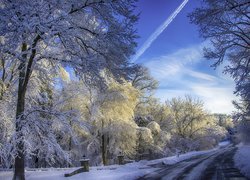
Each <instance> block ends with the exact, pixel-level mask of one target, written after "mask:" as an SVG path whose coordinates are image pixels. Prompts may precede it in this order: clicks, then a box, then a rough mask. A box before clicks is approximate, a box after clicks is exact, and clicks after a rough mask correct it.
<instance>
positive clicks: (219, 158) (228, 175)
mask: <svg viewBox="0 0 250 180" xmlns="http://www.w3.org/2000/svg"><path fill="white" fill-rule="evenodd" d="M235 151H236V148H235V147H227V148H223V149H218V150H217V151H213V152H209V153H207V154H203V155H198V156H195V157H192V158H190V159H187V160H184V161H181V162H179V163H176V164H174V165H165V164H155V165H153V166H154V167H158V168H160V169H158V170H156V171H154V172H153V173H149V174H146V175H144V176H143V177H141V178H139V179H140V180H143V179H163V180H164V179H167V180H168V179H169V180H173V179H176V180H177V179H186V180H200V179H209V180H210V179H215V180H224V179H225V180H227V179H238V180H243V179H247V178H245V177H244V176H243V175H242V174H241V173H240V171H239V170H238V169H236V168H235V167H234V162H233V155H234V153H235Z"/></svg>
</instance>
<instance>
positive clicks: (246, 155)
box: [234, 144, 250, 178]
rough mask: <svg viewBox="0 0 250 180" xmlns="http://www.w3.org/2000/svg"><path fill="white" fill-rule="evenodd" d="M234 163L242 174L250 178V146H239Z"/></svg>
mask: <svg viewBox="0 0 250 180" xmlns="http://www.w3.org/2000/svg"><path fill="white" fill-rule="evenodd" d="M234 162H235V165H236V167H237V168H238V169H240V171H241V173H242V174H244V175H245V176H247V177H248V178H250V145H242V144H241V145H239V146H238V150H237V152H236V154H235V156H234Z"/></svg>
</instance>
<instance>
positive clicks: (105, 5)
mask: <svg viewBox="0 0 250 180" xmlns="http://www.w3.org/2000/svg"><path fill="white" fill-rule="evenodd" d="M0 4H1V5H0V11H1V14H0V36H1V44H0V54H1V56H4V57H5V60H6V61H10V62H13V64H16V66H17V72H16V73H17V74H18V93H17V94H18V97H17V106H16V108H17V109H16V124H15V127H16V133H15V137H14V139H15V142H16V146H15V147H16V152H17V153H16V155H15V173H14V178H13V179H25V177H24V156H25V150H26V147H25V146H24V140H23V137H24V134H25V126H24V124H29V120H28V119H27V118H25V116H24V114H25V106H26V103H25V100H26V98H27V89H28V86H29V81H30V78H31V76H32V74H33V72H34V69H37V70H38V71H40V62H43V61H45V60H46V61H48V62H49V63H50V64H51V65H52V66H53V67H58V66H60V65H61V64H63V65H65V66H71V67H72V68H73V69H74V70H75V72H77V74H78V75H81V74H90V75H91V76H92V77H95V78H94V79H95V81H96V82H97V81H98V80H100V79H101V78H100V76H99V72H100V70H102V69H104V68H106V69H108V70H109V71H110V72H111V73H113V74H114V77H116V78H117V77H121V76H126V74H127V72H128V71H129V70H131V66H130V65H129V62H128V57H129V56H130V55H131V54H132V53H133V48H134V47H135V42H134V39H135V31H134V28H133V24H134V22H135V21H136V20H137V17H136V16H135V15H134V14H133V9H134V0H131V1H123V0H122V1H103V0H96V1H89V0H85V1H75V0H70V1H53V0H52V1H51V0H50V1H39V2H38V1H7V0H1V1H0ZM6 58H7V59H6ZM99 82H101V81H99ZM37 122H42V121H37ZM43 128H46V127H43Z"/></svg>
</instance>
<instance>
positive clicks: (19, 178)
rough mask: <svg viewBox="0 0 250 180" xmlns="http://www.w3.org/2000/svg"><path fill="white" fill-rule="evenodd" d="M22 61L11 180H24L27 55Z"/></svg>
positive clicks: (24, 55) (19, 68)
mask: <svg viewBox="0 0 250 180" xmlns="http://www.w3.org/2000/svg"><path fill="white" fill-rule="evenodd" d="M26 50H27V45H26V43H23V45H22V51H23V52H24V51H26ZM22 58H23V61H21V63H20V65H19V67H18V70H19V82H18V97H17V109H16V138H17V139H19V141H18V143H17V148H18V151H17V156H16V158H15V169H14V176H13V180H25V175H24V142H23V140H22V136H23V133H22V128H23V125H24V124H25V122H24V121H25V119H24V117H23V113H24V106H25V94H26V85H25V74H26V73H25V72H26V68H25V59H27V54H23V56H22Z"/></svg>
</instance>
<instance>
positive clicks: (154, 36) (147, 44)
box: [132, 0, 189, 62]
mask: <svg viewBox="0 0 250 180" xmlns="http://www.w3.org/2000/svg"><path fill="white" fill-rule="evenodd" d="M188 1H189V0H184V1H183V2H182V3H181V5H180V6H179V7H178V8H177V9H176V10H175V11H174V12H173V13H172V14H171V15H170V16H169V17H168V18H167V19H166V21H164V23H163V24H162V25H160V26H159V27H158V28H157V29H156V30H155V31H154V32H153V34H151V36H150V37H149V38H148V39H147V40H146V42H145V43H144V44H143V45H142V47H141V48H140V49H139V50H138V51H137V53H136V54H135V56H134V57H133V59H132V62H135V61H136V60H137V59H138V58H139V57H140V56H141V55H142V54H143V53H144V52H145V51H146V50H147V49H148V48H149V47H150V46H151V44H152V43H153V42H154V41H155V40H156V39H157V37H158V36H159V35H160V34H161V33H162V32H163V31H164V30H165V29H166V28H167V27H168V26H169V24H170V23H171V22H172V21H173V20H174V19H175V17H176V16H177V15H178V14H179V13H180V12H181V10H182V9H183V8H184V6H185V5H186V4H187V3H188Z"/></svg>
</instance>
